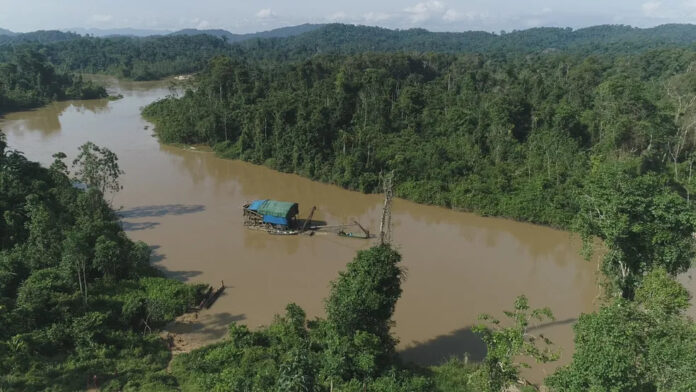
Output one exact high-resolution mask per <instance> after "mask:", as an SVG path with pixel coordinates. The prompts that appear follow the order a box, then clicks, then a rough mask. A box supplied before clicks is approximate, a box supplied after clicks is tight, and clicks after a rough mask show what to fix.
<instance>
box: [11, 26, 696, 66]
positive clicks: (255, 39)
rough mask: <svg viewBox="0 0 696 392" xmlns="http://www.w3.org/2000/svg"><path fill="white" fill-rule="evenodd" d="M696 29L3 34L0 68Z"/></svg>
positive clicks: (618, 45)
mask: <svg viewBox="0 0 696 392" xmlns="http://www.w3.org/2000/svg"><path fill="white" fill-rule="evenodd" d="M694 42H696V26H693V25H678V24H671V25H662V26H657V27H654V28H647V29H640V28H634V27H630V26H624V25H602V26H594V27H588V28H583V29H576V30H573V29H570V28H532V29H527V30H519V31H511V32H504V31H502V32H499V33H492V32H484V31H467V32H461V33H442V32H430V31H427V30H424V29H408V30H389V29H384V28H379V27H369V26H354V25H344V24H327V25H322V26H312V25H306V26H295V27H290V28H286V29H278V30H275V31H271V32H267V33H258V34H251V35H248V36H243V35H241V36H240V35H234V34H231V33H228V32H225V31H209V34H205V31H202V32H197V31H186V30H184V31H181V32H177V33H174V34H172V35H165V36H149V37H126V36H116V37H103V38H98V37H90V36H80V35H77V34H74V33H62V32H59V31H37V32H33V33H25V34H15V35H0V61H8V60H9V59H10V58H11V57H12V56H13V54H14V53H16V52H17V51H23V50H27V49H31V50H35V51H39V52H41V53H43V54H44V55H45V56H47V58H48V59H49V60H50V62H51V63H52V64H53V65H54V66H55V67H56V68H58V69H59V70H60V71H62V72H67V71H72V72H79V73H85V72H86V73H108V74H112V75H115V76H118V77H123V78H128V79H134V80H155V79H161V78H163V77H166V76H170V75H175V74H184V73H192V72H197V71H199V70H201V69H203V68H204V67H205V65H206V62H207V61H208V60H210V58H211V57H213V56H216V55H226V56H232V57H234V58H235V59H242V60H245V61H256V62H261V63H265V62H271V63H273V62H278V61H281V62H284V61H301V60H306V59H311V58H313V57H316V56H323V55H329V54H330V55H351V54H359V53H366V52H382V53H384V52H405V53H412V54H423V53H450V54H453V53H478V54H485V55H489V56H494V57H502V58H506V57H509V56H520V55H527V54H539V53H554V52H559V51H560V52H564V53H575V54H577V55H584V56H587V55H600V54H619V53H621V54H636V53H643V52H646V51H649V50H653V49H656V48H690V47H691V48H692V47H693V45H694Z"/></svg>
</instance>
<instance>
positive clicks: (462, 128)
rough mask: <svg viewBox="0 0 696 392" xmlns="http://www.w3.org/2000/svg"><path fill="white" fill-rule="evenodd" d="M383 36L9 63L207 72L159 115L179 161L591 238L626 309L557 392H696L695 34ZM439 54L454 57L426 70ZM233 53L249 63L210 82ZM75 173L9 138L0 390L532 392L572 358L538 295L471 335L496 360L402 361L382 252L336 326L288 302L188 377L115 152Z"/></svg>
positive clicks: (360, 257)
mask: <svg viewBox="0 0 696 392" xmlns="http://www.w3.org/2000/svg"><path fill="white" fill-rule="evenodd" d="M370 29H371V28H365V27H349V26H340V25H329V26H325V27H322V28H319V29H316V30H313V31H310V32H308V33H306V34H303V35H298V36H295V37H288V38H279V39H272V40H250V41H246V42H242V43H240V44H237V45H235V46H228V45H227V44H226V43H224V41H222V40H219V39H217V38H214V37H210V36H204V35H201V36H194V37H186V36H183V37H159V38H149V39H142V40H141V39H131V38H120V39H95V38H89V37H88V38H80V39H67V40H62V41H61V42H58V43H44V44H39V43H32V44H16V45H15V44H12V45H8V46H7V47H3V48H2V49H0V56H4V55H6V54H7V53H14V52H15V51H18V50H24V48H26V47H25V46H23V45H29V46H32V47H33V48H35V49H39V50H41V51H42V53H46V56H47V59H48V60H49V61H51V62H53V63H54V64H55V66H56V67H58V68H59V69H65V70H90V71H91V72H95V71H98V72H110V73H115V74H118V75H120V76H127V77H131V78H136V79H149V78H154V77H158V76H164V75H166V74H168V73H170V72H179V71H181V70H184V69H186V70H196V69H198V68H199V67H203V66H205V69H204V70H203V71H202V72H201V73H200V74H199V75H198V77H197V83H196V85H195V89H190V90H187V91H185V92H183V93H182V95H181V96H172V97H168V98H166V99H164V100H162V101H159V102H156V103H153V104H152V105H150V106H148V107H147V108H145V109H144V112H143V113H144V115H145V116H147V117H148V118H149V119H151V120H152V121H154V122H155V123H156V125H157V133H158V134H159V136H160V138H161V139H162V140H163V141H164V142H168V143H207V144H210V145H211V146H213V147H214V148H215V150H216V151H217V153H218V154H220V155H221V156H223V157H228V158H239V159H244V160H247V161H251V162H254V163H259V164H265V165H267V166H269V167H272V168H275V169H277V170H282V171H287V172H296V173H299V174H301V175H304V176H307V177H310V178H313V179H317V180H321V181H326V182H331V183H335V184H338V185H340V186H343V187H346V188H350V189H357V190H361V191H365V192H372V191H376V190H378V189H379V183H378V181H379V180H378V179H379V174H380V173H382V172H390V171H393V172H394V173H395V176H396V180H397V184H398V186H397V189H396V191H397V194H398V195H400V196H402V197H405V198H409V199H412V200H415V201H417V202H421V203H430V204H437V205H442V206H446V207H451V208H456V209H466V210H472V211H476V212H478V213H481V214H485V215H497V216H507V217H512V218H515V219H520V220H526V221H531V222H537V223H544V224H549V225H554V226H559V227H563V228H567V229H571V230H573V231H575V232H577V233H579V234H580V235H581V236H582V237H583V239H584V243H585V249H584V250H585V251H586V252H587V253H588V254H589V253H590V252H591V251H592V245H593V244H594V240H595V239H597V238H598V239H600V240H601V241H602V242H603V245H604V247H605V249H604V250H603V253H602V264H601V267H602V272H603V273H604V275H605V277H606V279H605V280H606V282H607V290H606V298H604V300H603V301H602V303H601V304H600V308H599V310H598V311H596V312H593V313H590V314H584V315H581V316H580V317H579V319H578V320H577V322H576V323H575V325H574V330H575V353H574V355H573V359H572V362H571V363H570V364H569V365H567V366H564V367H562V368H560V369H559V370H557V371H556V372H555V373H553V374H552V375H551V376H550V377H549V378H548V379H547V380H546V382H545V383H546V384H547V387H548V388H550V390H551V391H554V392H581V391H582V392H584V391H612V392H633V391H639V392H667V391H670V392H671V391H684V392H686V391H692V390H694V389H696V324H694V321H693V320H692V319H690V318H688V317H687V316H686V315H685V310H686V309H687V307H688V304H689V295H688V293H687V291H686V290H685V289H684V287H682V286H681V285H680V284H679V283H677V282H676V281H675V279H674V277H675V275H677V274H678V273H681V272H684V271H686V270H687V269H688V268H689V267H690V265H691V264H692V261H693V259H694V256H695V255H696V240H695V239H694V237H693V233H694V232H696V213H695V212H694V208H693V205H692V203H691V198H692V194H693V193H694V190H695V188H694V181H693V176H692V171H693V170H692V169H693V163H694V158H695V157H696V135H695V133H696V71H695V69H696V51H694V50H693V49H690V48H687V46H688V45H689V44H690V43H691V42H693V37H691V35H690V34H691V33H690V32H691V31H692V30H693V29H694V28H693V26H674V25H673V26H662V27H660V28H656V29H653V30H650V36H646V35H645V34H646V32H645V30H640V29H632V28H624V27H621V26H609V27H606V26H604V27H598V28H593V29H583V30H578V31H570V30H564V29H532V30H526V31H523V32H514V33H511V34H503V35H501V36H496V35H490V34H488V33H468V34H471V35H472V36H478V37H479V38H480V39H479V40H478V41H477V40H471V41H469V42H468V43H466V44H463V43H462V42H460V41H459V40H458V37H459V38H460V36H457V35H452V36H451V37H450V36H448V35H447V34H445V33H428V32H425V31H422V30H409V31H405V32H393V31H389V30H384V29H372V30H370ZM367 32H369V34H367ZM361 34H364V35H361ZM477 34H478V35H477ZM81 40H82V41H81ZM196 42H197V43H198V44H200V45H199V46H200V48H198V49H197V48H196V47H194V46H195V43H196ZM435 43H438V44H440V45H441V46H439V47H437V46H436V47H434V48H432V49H430V50H434V51H437V52H443V53H428V54H421V53H418V52H421V51H423V50H422V48H424V47H428V46H432V45H434V44H435ZM593 43H596V45H595V44H593ZM90 45H92V46H90ZM148 45H149V46H148ZM168 45H171V46H168ZM192 45H194V46H192ZM371 45H372V46H371ZM457 45H459V46H457ZM461 45H473V46H467V47H464V46H461ZM475 45H480V46H475ZM511 46H515V47H516V48H517V49H515V50H512V49H511ZM655 46H659V48H658V49H652V48H653V47H655ZM145 47H146V48H147V50H144V49H143V48H145ZM332 47H333V48H335V51H333V53H326V52H327V51H330V50H328V49H327V48H332ZM552 48H553V49H559V48H560V49H562V50H549V49H552ZM199 49H200V50H199ZM187 50H189V51H190V53H189V54H188V56H187V55H186V51H187ZM372 50H379V51H382V52H381V53H366V52H368V51H372ZM148 51H152V53H154V54H152V56H153V57H148V56H149V52H148ZM403 51H408V52H409V53H404V52H403ZM462 51H465V52H478V54H474V53H461V52H462ZM450 52H452V53H450ZM220 53H227V54H229V53H232V55H233V57H232V58H230V57H224V56H219V57H215V58H214V59H212V60H211V61H209V62H207V60H206V59H207V57H210V56H212V55H214V54H220ZM107 54H108V55H107ZM37 56H38V57H37ZM0 58H1V57H0ZM30 58H36V59H39V60H36V61H34V62H32V61H29V62H28V63H30V64H39V65H41V64H43V66H44V67H46V69H50V70H51V71H50V72H46V73H43V72H42V71H41V70H42V69H44V68H42V67H39V66H34V68H31V67H28V68H26V69H36V70H38V71H31V72H28V73H26V75H29V76H26V77H24V79H23V80H24V82H23V83H20V84H15V85H13V86H15V87H13V88H12V89H10V90H13V91H15V94H18V95H21V94H22V93H25V94H29V95H31V94H32V93H30V92H31V91H39V92H42V93H41V94H39V93H37V94H39V95H38V96H41V97H43V99H46V100H50V99H56V98H59V97H60V95H56V94H54V95H51V94H50V93H47V91H50V90H49V89H48V88H47V87H45V84H43V83H44V82H45V80H46V79H45V78H44V76H45V75H54V73H52V72H55V71H53V68H51V66H50V65H48V64H47V63H46V61H45V60H44V59H43V58H41V55H40V54H37V53H35V54H33V55H30ZM13 61H14V63H15V64H16V65H21V64H22V61H24V60H22V59H21V54H20V56H19V57H18V59H17V60H13ZM22 72H25V67H23V66H20V67H18V68H17V73H16V74H17V75H21V74H22ZM32 72H33V73H32ZM2 77H3V75H0V78H2ZM15 79H16V80H21V78H19V77H17V78H14V79H12V80H15ZM49 79H50V78H49ZM31 83H34V84H31ZM8 85H9V84H8ZM2 86H5V84H3V85H2ZM1 91H5V90H0V92H1ZM8 91H9V90H8ZM29 95H28V96H29ZM0 97H2V95H0ZM55 157H56V161H55V163H54V164H53V165H52V166H51V167H50V168H41V167H40V166H39V165H38V164H36V163H33V162H29V161H28V160H26V159H25V158H24V157H23V156H22V155H21V153H18V152H15V151H12V150H9V149H8V147H7V146H6V144H5V143H4V140H3V139H2V138H0V325H2V326H3V328H2V329H0V390H75V389H82V388H85V386H87V385H90V382H91V383H92V385H93V384H94V381H95V378H94V376H96V380H98V382H99V385H100V387H102V388H103V389H104V390H183V391H198V390H211V391H228V390H233V391H268V390H278V391H322V392H323V391H327V392H328V391H355V392H359V391H362V392H366V391H375V392H387V391H390V392H391V391H393V392H396V391H443V392H449V391H483V392H499V391H509V390H511V389H510V388H511V386H513V385H517V386H519V385H520V382H523V380H521V375H520V370H521V368H522V367H524V365H523V363H524V362H525V361H526V362H528V361H529V360H530V359H531V360H536V361H540V362H546V361H552V360H554V359H556V357H557V353H556V351H555V350H554V348H553V346H552V345H551V346H549V344H550V343H551V342H549V341H548V340H547V339H546V338H545V337H544V336H543V335H534V333H533V332H534V331H536V330H537V328H536V326H537V325H536V324H537V323H545V322H549V320H551V322H552V320H553V317H552V314H551V310H549V309H545V308H544V309H532V308H531V307H530V305H529V304H528V302H527V299H526V298H525V297H524V296H520V297H519V298H517V299H516V301H515V303H514V309H513V310H512V311H509V312H505V315H506V316H508V318H509V320H503V321H499V320H497V319H495V318H494V317H491V316H487V315H482V317H481V318H482V321H483V322H484V323H483V324H481V325H478V326H475V327H474V328H473V330H474V331H475V332H476V333H477V334H478V335H479V336H480V337H481V339H482V340H483V342H484V343H485V344H486V347H487V352H486V356H485V359H484V360H483V361H482V363H479V364H470V363H466V362H465V361H462V360H459V359H451V360H449V361H447V362H445V363H444V364H443V365H441V366H436V367H430V368H421V367H417V366H413V365H410V364H405V363H403V362H402V361H401V360H400V358H399V356H398V354H397V353H396V350H395V347H396V343H397V340H396V337H395V336H393V335H392V332H391V327H392V325H393V321H392V315H393V312H394V309H395V306H396V303H397V301H398V299H399V297H400V296H401V283H402V280H403V277H404V273H403V271H402V270H401V268H400V267H399V262H400V258H401V256H400V255H399V254H398V253H397V252H396V251H395V250H394V249H392V248H391V247H390V246H387V245H381V246H377V247H374V248H371V249H369V250H365V251H361V252H358V254H357V256H356V258H355V259H354V261H353V262H351V263H349V264H348V265H347V267H346V270H345V271H344V272H342V273H341V274H340V275H339V277H338V279H337V280H335V281H334V282H333V283H332V284H331V292H330V295H329V297H328V298H327V299H326V301H325V309H326V315H327V316H326V318H325V319H314V320H308V319H307V318H306V315H305V313H304V311H303V310H302V309H301V308H300V307H299V306H297V305H294V304H290V305H288V307H287V308H286V313H285V314H284V315H281V316H276V318H275V320H274V322H273V323H272V324H271V325H269V326H268V327H262V328H259V329H257V330H249V329H248V328H246V327H244V326H241V325H236V324H232V325H231V326H230V328H229V336H228V339H227V340H225V341H223V342H221V343H218V344H214V345H211V346H208V347H203V348H201V349H199V350H195V351H193V352H191V353H189V354H183V355H181V356H178V357H176V358H174V360H173V361H172V363H171V367H170V370H171V371H167V370H165V369H166V368H167V364H168V363H169V360H170V358H171V355H170V353H169V351H168V350H167V348H166V345H165V343H164V342H163V341H162V340H161V339H160V338H159V337H158V336H157V335H156V333H153V331H156V329H157V327H159V326H161V325H162V324H163V323H165V322H167V321H169V320H171V319H172V318H174V317H175V316H176V315H177V314H180V313H181V312H183V311H185V310H186V309H187V308H188V307H189V306H190V305H191V304H193V303H195V299H196V297H197V295H198V294H199V287H190V286H186V285H183V284H181V283H179V282H175V281H172V280H168V279H164V278H162V277H161V276H159V274H157V273H156V271H155V270H153V269H152V268H151V267H150V266H149V265H148V257H149V250H148V248H147V246H146V245H145V244H141V243H139V244H134V243H132V242H131V241H130V240H128V238H127V237H126V236H125V234H124V233H123V231H122V230H121V228H120V226H119V224H118V220H117V217H116V216H115V214H114V213H113V211H112V210H111V209H110V207H109V205H108V203H106V202H105V201H104V198H103V197H104V194H105V193H109V192H115V191H118V190H119V189H120V186H119V184H118V177H119V175H120V174H121V173H122V172H121V171H120V169H119V168H118V163H117V161H118V160H117V158H116V156H115V155H113V153H111V152H110V151H109V150H108V149H104V148H100V147H97V146H95V145H93V144H90V143H88V144H85V145H84V146H82V148H81V149H80V155H79V156H78V158H77V159H76V160H75V162H74V163H73V166H74V169H73V174H72V176H73V178H71V177H70V174H69V172H68V167H67V165H66V164H65V163H63V161H62V159H63V158H64V157H65V156H64V155H63V154H56V156H55ZM73 180H79V181H80V182H82V183H85V184H87V185H88V187H87V190H86V191H80V190H78V189H76V188H75V187H73V183H72V181H73ZM424 262H427V260H424ZM455 300H456V299H455ZM491 311H494V312H495V311H498V310H496V309H492V310H491ZM444 360H445V359H444V358H443V361H444ZM520 389H527V390H536V387H534V386H525V387H520Z"/></svg>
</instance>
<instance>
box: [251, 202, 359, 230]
mask: <svg viewBox="0 0 696 392" xmlns="http://www.w3.org/2000/svg"><path fill="white" fill-rule="evenodd" d="M316 210H317V207H312V210H311V211H310V212H309V215H308V216H307V218H306V219H298V218H297V216H298V215H299V213H300V208H299V205H298V204H297V203H293V202H289V201H277V200H269V199H264V200H254V201H252V202H250V203H246V204H244V206H243V211H244V226H245V227H247V228H248V229H252V230H262V231H265V232H268V233H270V234H276V235H298V234H305V235H314V234H316V233H326V234H329V233H333V234H336V235H338V236H341V237H349V238H361V239H367V238H371V236H370V231H369V230H366V229H365V228H364V227H363V226H362V225H361V224H360V223H358V222H357V221H353V223H352V224H348V225H337V226H327V225H325V224H319V223H318V222H314V221H312V217H313V216H314V212H315V211H316ZM353 227H357V228H358V229H359V231H358V232H352V231H349V230H350V228H353Z"/></svg>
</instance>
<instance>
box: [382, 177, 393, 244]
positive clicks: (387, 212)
mask: <svg viewBox="0 0 696 392" xmlns="http://www.w3.org/2000/svg"><path fill="white" fill-rule="evenodd" d="M380 181H381V182H382V189H383V190H384V207H383V208H382V221H381V223H380V225H379V243H380V245H388V244H390V243H391V240H392V219H391V218H392V215H391V206H392V199H393V198H394V188H393V187H394V184H393V183H394V172H393V171H392V172H391V173H388V174H384V175H383V174H380Z"/></svg>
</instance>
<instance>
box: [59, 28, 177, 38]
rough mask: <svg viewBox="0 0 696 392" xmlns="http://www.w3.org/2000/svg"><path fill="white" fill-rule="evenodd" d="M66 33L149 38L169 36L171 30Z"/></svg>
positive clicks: (82, 30) (128, 29)
mask: <svg viewBox="0 0 696 392" xmlns="http://www.w3.org/2000/svg"><path fill="white" fill-rule="evenodd" d="M64 31H66V32H73V33H77V34H80V35H91V36H93V37H149V36H153V35H166V34H171V33H172V31H171V30H151V29H132V28H122V29H85V28H72V29H66V30H64Z"/></svg>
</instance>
